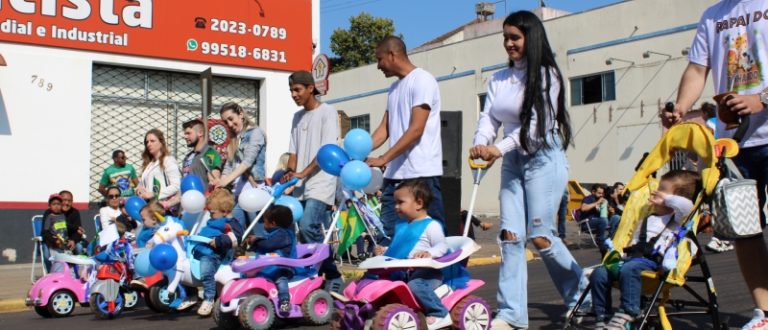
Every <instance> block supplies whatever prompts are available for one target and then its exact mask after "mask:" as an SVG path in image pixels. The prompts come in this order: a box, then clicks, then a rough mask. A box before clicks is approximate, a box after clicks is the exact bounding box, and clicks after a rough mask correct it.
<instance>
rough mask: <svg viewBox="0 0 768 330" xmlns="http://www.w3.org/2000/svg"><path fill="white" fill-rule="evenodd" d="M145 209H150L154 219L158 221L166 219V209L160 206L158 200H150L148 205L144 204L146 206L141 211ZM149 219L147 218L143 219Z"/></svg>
mask: <svg viewBox="0 0 768 330" xmlns="http://www.w3.org/2000/svg"><path fill="white" fill-rule="evenodd" d="M144 210H149V213H150V214H152V219H153V220H155V221H157V222H163V221H165V209H164V208H163V207H162V206H160V203H158V202H157V201H152V202H149V203H148V204H147V205H144V207H142V208H141V210H140V212H144ZM142 220H147V219H142Z"/></svg>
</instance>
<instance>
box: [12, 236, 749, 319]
mask: <svg viewBox="0 0 768 330" xmlns="http://www.w3.org/2000/svg"><path fill="white" fill-rule="evenodd" d="M704 241H705V242H706V241H707V240H704ZM572 251H573V254H574V256H575V257H576V259H577V260H578V261H579V262H580V263H581V264H582V265H592V264H595V263H597V262H598V256H597V251H596V249H594V248H585V249H574V250H572ZM707 257H708V261H709V262H710V268H711V270H712V273H713V274H714V280H715V284H716V285H717V289H718V294H719V295H720V296H719V298H718V299H719V303H720V306H721V307H720V308H721V309H720V310H721V315H722V316H723V317H724V318H725V319H727V320H728V321H729V323H730V326H731V328H738V327H740V326H741V325H742V324H744V323H745V322H747V321H748V318H747V316H748V315H750V313H751V299H750V298H749V294H748V291H747V288H746V286H745V285H744V283H743V281H742V279H741V274H740V272H739V270H738V266H737V264H736V260H735V257H736V255H735V253H734V252H726V253H723V254H717V255H710V254H708V255H707ZM528 269H529V282H528V287H529V306H528V307H529V315H530V328H531V329H560V328H561V327H562V319H563V317H562V315H563V313H564V312H565V308H564V307H563V303H562V300H561V299H560V296H559V294H558V293H557V291H556V290H555V289H554V286H553V285H552V281H551V279H550V277H549V275H548V274H547V272H546V269H545V267H544V264H543V262H542V261H540V260H536V261H533V262H530V263H529V265H528ZM470 273H471V274H472V275H473V276H474V277H475V278H479V279H483V280H485V281H486V285H485V286H484V287H482V288H480V289H479V290H478V291H476V293H475V294H476V295H478V296H481V297H483V298H485V299H486V300H488V302H489V303H490V304H491V306H492V307H495V305H496V299H495V293H496V288H497V287H498V285H497V279H498V265H487V266H478V267H472V268H471V269H470ZM689 274H691V275H695V274H700V272H699V271H698V269H693V270H692V271H691V272H689ZM693 288H694V290H696V291H697V292H700V293H701V294H705V292H704V290H703V288H704V287H703V285H700V284H695V285H694V286H693ZM674 292H675V293H674V294H673V295H674V298H678V299H683V298H686V297H690V295H688V294H687V293H685V292H683V290H677V291H674ZM614 301H618V299H614ZM670 311H673V309H670ZM590 324H591V320H589V319H585V321H584V323H583V325H584V326H586V327H589V326H590ZM673 326H674V328H675V329H711V325H710V319H709V317H708V316H698V317H696V318H693V319H689V320H675V319H673ZM25 328H26V329H53V328H55V329H56V330H64V329H112V330H118V329H165V330H170V329H213V328H215V323H214V322H213V320H212V319H211V318H207V319H201V318H199V317H198V316H197V315H196V314H195V313H194V312H190V313H179V314H156V313H154V312H152V311H150V310H148V309H147V308H146V307H143V306H141V307H138V308H137V309H136V310H134V311H129V312H125V313H123V314H122V315H121V316H120V317H119V318H118V319H115V320H111V321H101V320H97V319H95V317H94V316H93V315H92V314H91V313H90V311H89V309H88V308H82V307H78V308H77V309H76V310H75V313H74V314H73V316H72V317H69V318H65V319H42V318H40V317H39V316H37V314H35V313H34V312H33V311H32V310H29V311H25V312H16V313H5V314H0V329H25ZM280 328H283V329H325V328H327V326H323V327H309V326H304V325H299V324H284V325H282V326H281V327H280Z"/></svg>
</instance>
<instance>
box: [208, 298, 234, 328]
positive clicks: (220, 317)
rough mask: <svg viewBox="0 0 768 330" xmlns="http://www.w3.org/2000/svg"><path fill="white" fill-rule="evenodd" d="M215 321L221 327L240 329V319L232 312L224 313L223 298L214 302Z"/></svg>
mask: <svg viewBox="0 0 768 330" xmlns="http://www.w3.org/2000/svg"><path fill="white" fill-rule="evenodd" d="M213 321H214V322H216V325H217V326H219V329H224V330H234V329H240V321H239V320H238V319H237V316H235V315H234V314H232V313H223V312H222V311H221V299H216V301H215V302H214V303H213Z"/></svg>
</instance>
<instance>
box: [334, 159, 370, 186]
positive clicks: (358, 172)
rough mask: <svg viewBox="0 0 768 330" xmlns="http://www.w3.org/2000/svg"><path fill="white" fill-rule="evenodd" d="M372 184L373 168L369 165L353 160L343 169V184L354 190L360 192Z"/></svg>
mask: <svg viewBox="0 0 768 330" xmlns="http://www.w3.org/2000/svg"><path fill="white" fill-rule="evenodd" d="M369 182H371V168H370V167H368V164H366V163H364V162H362V161H359V160H353V161H351V162H349V163H347V165H344V168H342V169H341V183H342V184H343V185H344V187H347V188H348V189H352V190H360V189H363V188H365V187H366V186H368V183H369Z"/></svg>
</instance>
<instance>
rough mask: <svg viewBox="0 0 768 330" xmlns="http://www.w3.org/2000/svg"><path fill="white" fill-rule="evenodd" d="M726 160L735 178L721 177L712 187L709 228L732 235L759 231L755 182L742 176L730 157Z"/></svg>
mask: <svg viewBox="0 0 768 330" xmlns="http://www.w3.org/2000/svg"><path fill="white" fill-rule="evenodd" d="M725 163H726V166H727V168H728V172H730V174H732V175H733V176H734V178H724V179H721V180H720V182H718V183H717V187H715V195H714V198H713V199H712V206H713V212H712V215H713V217H712V220H713V221H712V228H713V229H714V231H715V235H716V236H717V237H720V238H725V239H734V238H743V237H751V236H754V235H757V234H760V233H762V232H763V228H762V226H760V205H759V202H758V199H757V182H756V181H755V180H751V179H744V178H743V177H742V176H741V173H739V170H738V169H737V168H736V167H735V166H734V164H733V162H732V161H731V160H730V159H729V160H726V161H725Z"/></svg>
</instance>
